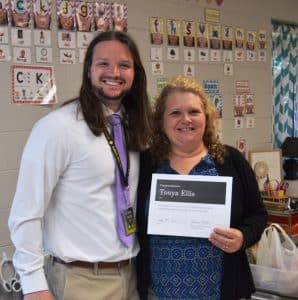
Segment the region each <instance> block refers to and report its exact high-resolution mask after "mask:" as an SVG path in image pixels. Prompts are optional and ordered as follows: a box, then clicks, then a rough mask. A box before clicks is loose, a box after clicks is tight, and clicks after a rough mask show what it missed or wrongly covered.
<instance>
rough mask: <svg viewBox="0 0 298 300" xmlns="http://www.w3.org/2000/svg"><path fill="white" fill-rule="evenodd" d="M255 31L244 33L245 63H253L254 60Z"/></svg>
mask: <svg viewBox="0 0 298 300" xmlns="http://www.w3.org/2000/svg"><path fill="white" fill-rule="evenodd" d="M256 34H257V33H256V31H253V30H248V31H247V32H246V43H245V46H246V60H247V61H255V58H256V52H255V46H256Z"/></svg>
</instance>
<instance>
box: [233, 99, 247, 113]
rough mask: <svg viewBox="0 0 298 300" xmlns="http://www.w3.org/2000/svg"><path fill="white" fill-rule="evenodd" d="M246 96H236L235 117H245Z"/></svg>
mask: <svg viewBox="0 0 298 300" xmlns="http://www.w3.org/2000/svg"><path fill="white" fill-rule="evenodd" d="M245 100H246V97H245V95H238V94H237V95H234V101H233V102H234V117H244V112H245Z"/></svg>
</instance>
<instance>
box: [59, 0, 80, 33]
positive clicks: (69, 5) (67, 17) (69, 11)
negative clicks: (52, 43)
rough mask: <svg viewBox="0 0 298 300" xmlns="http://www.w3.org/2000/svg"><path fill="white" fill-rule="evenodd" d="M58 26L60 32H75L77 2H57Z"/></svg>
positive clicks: (68, 0) (60, 0)
mask: <svg viewBox="0 0 298 300" xmlns="http://www.w3.org/2000/svg"><path fill="white" fill-rule="evenodd" d="M57 24H58V29H60V30H67V31H74V30H75V28H76V24H75V1H70V0H57Z"/></svg>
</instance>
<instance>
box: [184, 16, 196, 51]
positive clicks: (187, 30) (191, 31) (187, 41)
mask: <svg viewBox="0 0 298 300" xmlns="http://www.w3.org/2000/svg"><path fill="white" fill-rule="evenodd" d="M194 24H195V22H194V21H182V27H183V45H184V47H194V46H195V25H194Z"/></svg>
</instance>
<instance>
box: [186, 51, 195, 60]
mask: <svg viewBox="0 0 298 300" xmlns="http://www.w3.org/2000/svg"><path fill="white" fill-rule="evenodd" d="M184 61H191V62H194V61H195V50H194V49H191V48H186V49H184Z"/></svg>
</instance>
